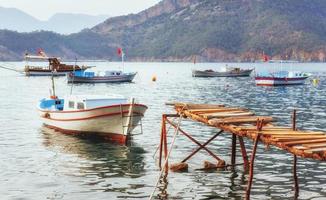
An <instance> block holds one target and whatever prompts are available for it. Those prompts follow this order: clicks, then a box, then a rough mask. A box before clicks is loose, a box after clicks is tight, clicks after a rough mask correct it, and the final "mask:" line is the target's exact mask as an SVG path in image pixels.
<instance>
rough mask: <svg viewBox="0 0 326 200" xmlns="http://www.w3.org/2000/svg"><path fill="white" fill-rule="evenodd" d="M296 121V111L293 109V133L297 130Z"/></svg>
mask: <svg viewBox="0 0 326 200" xmlns="http://www.w3.org/2000/svg"><path fill="white" fill-rule="evenodd" d="M296 120H297V110H296V109H294V110H293V113H292V130H294V131H295V130H296V129H297V124H296Z"/></svg>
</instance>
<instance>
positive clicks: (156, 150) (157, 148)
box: [153, 120, 174, 158]
mask: <svg viewBox="0 0 326 200" xmlns="http://www.w3.org/2000/svg"><path fill="white" fill-rule="evenodd" d="M172 123H174V120H173V121H172ZM171 128H172V125H171V124H170V126H169V127H168V130H167V133H168V132H169V131H170V129H171ZM159 149H160V145H158V146H157V147H156V149H155V152H154V154H153V158H155V156H156V154H157V152H158V150H159Z"/></svg>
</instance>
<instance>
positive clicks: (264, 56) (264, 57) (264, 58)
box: [263, 53, 269, 62]
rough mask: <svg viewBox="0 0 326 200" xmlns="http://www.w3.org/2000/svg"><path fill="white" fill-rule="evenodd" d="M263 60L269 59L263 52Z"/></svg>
mask: <svg viewBox="0 0 326 200" xmlns="http://www.w3.org/2000/svg"><path fill="white" fill-rule="evenodd" d="M263 61H264V62H268V61H269V56H268V55H266V54H265V53H263Z"/></svg>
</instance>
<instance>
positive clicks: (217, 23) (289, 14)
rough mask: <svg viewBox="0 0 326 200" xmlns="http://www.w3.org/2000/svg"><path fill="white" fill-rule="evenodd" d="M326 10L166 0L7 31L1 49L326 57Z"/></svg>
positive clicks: (141, 56)
mask: <svg viewBox="0 0 326 200" xmlns="http://www.w3.org/2000/svg"><path fill="white" fill-rule="evenodd" d="M325 18H326V1H325V0H300V1H298V0H273V1H270V0H163V1H161V2H160V3H158V4H157V5H155V6H153V7H151V8H149V9H146V10H144V11H142V12H140V13H138V14H130V15H126V16H119V17H113V18H109V19H107V20H105V21H104V22H103V23H100V24H98V25H97V26H95V27H93V28H91V29H86V30H83V31H81V32H79V33H76V34H71V35H59V34H55V33H50V32H34V33H25V34H21V33H14V32H6V34H4V33H3V32H4V31H2V33H1V32H0V55H2V53H3V54H4V55H5V56H6V57H8V58H9V57H12V55H16V56H18V55H22V54H23V52H24V51H25V50H26V49H27V50H32V49H36V48H38V47H42V48H43V49H45V50H46V51H47V52H49V53H51V54H56V55H59V56H61V57H66V58H73V57H74V56H78V57H79V58H88V59H90V58H96V59H107V58H112V59H118V58H117V56H116V55H115V54H116V51H115V50H116V48H117V47H123V48H124V50H125V51H126V55H127V59H128V60H134V61H137V60H141V61H143V60H146V61H190V60H191V59H192V58H193V56H194V55H196V56H197V60H200V61H255V60H260V59H261V55H262V53H263V52H264V53H266V54H268V55H270V56H271V57H272V58H273V59H294V60H300V61H325V60H326V20H324V19H325ZM14 36H15V37H17V38H19V40H12V38H13V37H14ZM8 40H11V41H13V43H14V44H15V45H14V44H12V43H8ZM18 41H19V42H18ZM35 44H37V46H36V45H35ZM5 53H6V54H5ZM0 58H1V57H0Z"/></svg>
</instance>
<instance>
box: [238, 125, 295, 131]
mask: <svg viewBox="0 0 326 200" xmlns="http://www.w3.org/2000/svg"><path fill="white" fill-rule="evenodd" d="M237 129H240V130H243V131H250V130H256V129H257V126H238V127H237ZM262 130H263V131H283V130H284V131H288V130H292V128H290V127H266V126H264V127H263V128H262Z"/></svg>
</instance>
